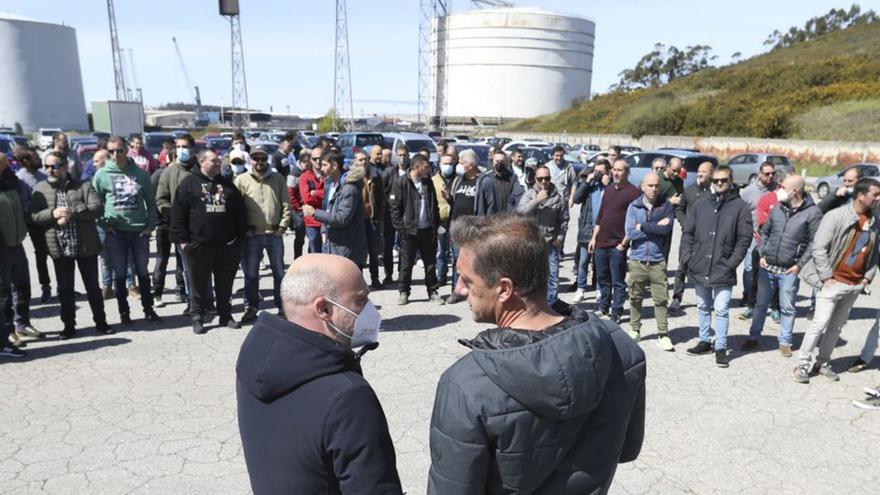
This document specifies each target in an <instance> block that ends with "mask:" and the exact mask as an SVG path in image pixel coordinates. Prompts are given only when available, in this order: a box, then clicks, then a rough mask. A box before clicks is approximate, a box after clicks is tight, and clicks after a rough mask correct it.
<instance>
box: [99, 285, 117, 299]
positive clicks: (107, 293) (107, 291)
mask: <svg viewBox="0 0 880 495" xmlns="http://www.w3.org/2000/svg"><path fill="white" fill-rule="evenodd" d="M101 297H103V298H104V300H105V301H109V300H110V299H113V298H114V297H116V293H114V292H113V287H104V288H103V289H101Z"/></svg>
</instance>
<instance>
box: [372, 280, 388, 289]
mask: <svg viewBox="0 0 880 495" xmlns="http://www.w3.org/2000/svg"><path fill="white" fill-rule="evenodd" d="M384 288H385V287H384V286H383V285H382V283H381V282H379V281H378V280H373V281H372V282H370V290H382V289H384Z"/></svg>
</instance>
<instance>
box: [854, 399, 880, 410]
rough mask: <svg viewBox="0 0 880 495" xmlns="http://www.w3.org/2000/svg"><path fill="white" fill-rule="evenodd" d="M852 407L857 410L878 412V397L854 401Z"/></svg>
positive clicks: (879, 407)
mask: <svg viewBox="0 0 880 495" xmlns="http://www.w3.org/2000/svg"><path fill="white" fill-rule="evenodd" d="M852 405H854V406H856V407H858V408H859V409H867V410H869V411H880V397H868V398H867V399H862V400H854V401H852Z"/></svg>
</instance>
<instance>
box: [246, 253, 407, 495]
mask: <svg viewBox="0 0 880 495" xmlns="http://www.w3.org/2000/svg"><path fill="white" fill-rule="evenodd" d="M369 295H370V290H369V288H368V287H367V283H366V282H365V281H364V278H363V276H362V275H361V270H360V269H359V268H358V266H357V265H355V264H354V262H352V261H351V260H349V259H347V258H343V257H341V256H336V255H330V254H307V255H304V256H301V257H299V258H297V259H296V260H294V262H293V264H291V265H290V269H289V270H288V272H287V274H286V275H285V276H284V279H283V280H282V282H281V298H282V303H283V305H284V313H285V315H286V319H282V318H279V317H276V316H273V315H270V314H268V313H262V314H261V315H260V317H259V318H258V319H257V322H256V324H254V328H253V329H252V330H251V332H250V334H248V336H247V338H246V339H245V341H244V343H243V344H242V346H241V352H240V353H239V356H238V365H237V366H236V396H237V401H238V426H239V431H240V433H241V442H242V447H243V450H244V458H245V462H246V463H247V467H248V473H249V474H250V479H251V488H252V489H253V491H254V493H256V494H262V493H273V494H275V493H279V494H280V493H340V494H349V493H363V494H368V493H369V494H374V493H378V494H394V495H400V494H401V493H402V491H401V487H400V478H399V477H398V474H397V468H396V465H395V454H394V445H393V444H392V442H391V435H390V434H389V433H388V422H387V421H386V419H385V413H384V412H383V411H382V406H381V404H379V400H378V399H377V398H376V394H375V393H374V392H373V389H372V387H370V384H369V383H367V381H366V380H365V379H364V377H363V375H362V371H361V366H360V360H361V357H362V356H363V355H364V353H366V351H368V350H371V349H375V348H376V347H378V343H377V338H378V335H379V325H380V323H381V316H380V315H379V312H378V311H377V310H376V307H375V306H373V303H372V302H370V299H369ZM356 348H360V350H359V351H357V352H354V351H353V349H356Z"/></svg>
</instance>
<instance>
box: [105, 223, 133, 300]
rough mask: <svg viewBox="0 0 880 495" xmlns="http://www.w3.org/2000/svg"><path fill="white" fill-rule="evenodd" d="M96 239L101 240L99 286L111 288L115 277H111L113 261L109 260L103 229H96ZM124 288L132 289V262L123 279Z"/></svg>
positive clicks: (108, 250)
mask: <svg viewBox="0 0 880 495" xmlns="http://www.w3.org/2000/svg"><path fill="white" fill-rule="evenodd" d="M98 237H99V238H100V239H101V255H100V256H99V258H101V284H102V285H101V286H102V287H113V281H114V280H115V279H116V276H115V275H113V261H112V260H111V259H110V249H109V248H108V247H107V234H106V232H105V231H104V229H103V228H101V227H98ZM125 282H126V285H125V286H126V287H134V261H131V262H129V263H128V270H126V277H125Z"/></svg>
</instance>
